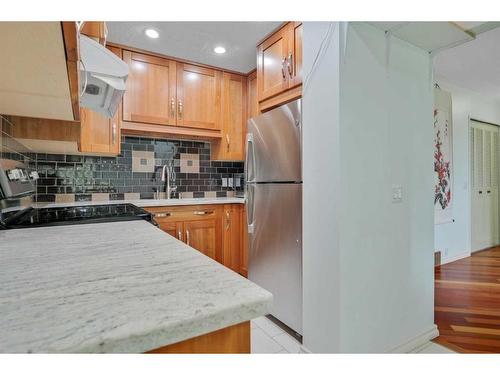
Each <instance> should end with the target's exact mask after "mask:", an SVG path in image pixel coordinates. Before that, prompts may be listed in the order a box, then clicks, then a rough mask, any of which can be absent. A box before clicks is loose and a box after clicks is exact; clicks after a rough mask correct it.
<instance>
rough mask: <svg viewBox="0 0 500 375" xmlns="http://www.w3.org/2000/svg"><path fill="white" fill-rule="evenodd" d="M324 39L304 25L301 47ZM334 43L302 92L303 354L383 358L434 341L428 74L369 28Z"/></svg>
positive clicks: (425, 58) (418, 58) (421, 59)
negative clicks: (397, 194) (396, 190)
mask: <svg viewBox="0 0 500 375" xmlns="http://www.w3.org/2000/svg"><path fill="white" fill-rule="evenodd" d="M346 29H347V37H346V38H344V36H345V30H346ZM322 31H324V27H323V30H322V26H318V25H317V24H310V23H306V24H305V26H304V47H306V46H307V47H309V46H308V43H313V42H314V41H317V40H318V38H319V39H320V38H321V37H322V35H323V32H322ZM338 31H339V33H338V37H336V38H332V46H331V47H330V50H331V52H330V53H329V54H326V55H325V56H324V58H323V61H322V64H321V66H320V68H319V69H318V70H317V71H316V72H315V77H316V78H315V79H314V80H311V82H310V86H309V87H308V88H307V91H305V92H304V119H303V120H304V344H305V346H306V347H307V348H308V349H310V350H311V351H313V352H328V351H338V352H385V351H390V350H393V349H395V348H397V347H399V346H400V345H403V344H404V343H406V342H408V341H411V340H413V339H415V338H416V337H418V336H420V335H424V336H425V335H426V334H428V335H432V334H435V332H436V331H435V326H434V324H433V321H434V314H433V303H434V301H433V300H434V287H433V249H434V236H433V230H434V212H433V202H432V191H433V164H432V163H433V158H432V153H433V131H432V126H431V124H432V80H431V65H430V59H429V55H428V54H427V53H425V52H424V51H421V50H419V49H417V48H415V47H413V46H410V45H408V44H406V43H404V42H402V41H399V40H397V39H392V40H391V42H390V48H389V50H387V49H386V38H385V35H384V33H383V32H381V31H380V30H378V29H375V28H373V27H372V26H369V25H367V24H361V23H351V24H349V26H348V28H347V25H346V24H341V25H340V26H339V28H338ZM344 41H346V45H344ZM337 46H338V47H337ZM344 46H345V47H346V48H345V49H344ZM313 51H315V49H314V48H312V47H311V48H306V50H305V53H304V59H305V60H304V64H305V71H306V72H308V69H310V62H311V61H312V57H311V56H308V54H309V53H311V52H313ZM387 51H389V54H388V57H389V58H388V60H387V55H386V52H387ZM344 53H345V55H344ZM339 57H340V59H341V63H340V67H338V66H337V64H338V59H339ZM387 61H389V64H388V65H387V64H386V62H387ZM306 74H307V73H306ZM329 74H330V75H331V77H330V76H329ZM336 77H339V78H336ZM339 82H340V84H339ZM335 90H339V91H338V93H336V92H335ZM314 166H316V168H314ZM308 168H311V169H310V170H308ZM393 185H402V186H403V194H404V196H403V202H402V203H392V186H393ZM319 187H321V189H319ZM325 241H328V242H325ZM310 293H316V295H314V296H311V295H309V294H310ZM318 308H321V309H322V310H317V309H318ZM315 310H316V314H314V311H315ZM318 311H319V316H318ZM327 317H329V319H327Z"/></svg>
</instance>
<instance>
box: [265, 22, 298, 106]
mask: <svg viewBox="0 0 500 375" xmlns="http://www.w3.org/2000/svg"><path fill="white" fill-rule="evenodd" d="M301 84H302V22H288V23H287V24H285V25H284V26H283V27H281V28H280V29H279V30H278V31H276V32H275V33H274V34H272V35H271V36H269V37H268V38H267V39H266V40H264V41H263V42H262V43H261V44H260V45H259V46H258V47H257V98H258V101H259V103H260V105H259V107H260V110H266V109H270V108H272V107H275V106H278V105H280V104H282V103H285V102H287V101H290V100H293V99H296V98H298V97H300V96H301V94H302V92H301V87H300V85H301Z"/></svg>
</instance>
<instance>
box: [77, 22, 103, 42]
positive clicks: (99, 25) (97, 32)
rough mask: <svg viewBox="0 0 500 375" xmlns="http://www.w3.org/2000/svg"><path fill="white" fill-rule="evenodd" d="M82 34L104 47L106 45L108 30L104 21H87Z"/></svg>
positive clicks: (81, 31)
mask: <svg viewBox="0 0 500 375" xmlns="http://www.w3.org/2000/svg"><path fill="white" fill-rule="evenodd" d="M80 33H82V34H83V35H86V36H88V37H90V38H92V39H94V40H95V41H97V42H98V43H100V44H102V45H103V46H105V45H106V39H107V38H108V28H107V26H106V22H104V21H85V22H84V23H83V26H82V28H81V30H80Z"/></svg>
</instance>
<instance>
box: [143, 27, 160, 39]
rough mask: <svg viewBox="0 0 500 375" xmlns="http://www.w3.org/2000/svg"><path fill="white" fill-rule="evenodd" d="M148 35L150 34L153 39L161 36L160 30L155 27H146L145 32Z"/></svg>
mask: <svg viewBox="0 0 500 375" xmlns="http://www.w3.org/2000/svg"><path fill="white" fill-rule="evenodd" d="M144 33H145V34H146V35H147V36H149V37H150V38H153V39H156V38H158V37H159V36H160V34H159V33H158V31H156V30H155V29H146V31H145V32H144Z"/></svg>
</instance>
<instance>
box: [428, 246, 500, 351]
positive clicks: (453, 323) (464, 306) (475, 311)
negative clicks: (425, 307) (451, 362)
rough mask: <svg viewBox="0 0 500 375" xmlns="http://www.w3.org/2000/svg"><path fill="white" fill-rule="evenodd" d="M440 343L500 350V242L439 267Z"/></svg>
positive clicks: (463, 348)
mask: <svg viewBox="0 0 500 375" xmlns="http://www.w3.org/2000/svg"><path fill="white" fill-rule="evenodd" d="M434 311H435V321H436V324H437V326H438V329H439V333H440V336H439V337H437V338H436V339H434V341H435V342H436V343H438V344H441V345H443V346H446V347H448V348H450V349H452V350H455V351H458V352H463V353H500V246H499V247H494V248H491V249H487V250H482V251H479V252H477V253H474V254H473V255H472V256H471V257H469V258H465V259H460V260H457V261H455V262H452V263H448V264H445V265H442V266H439V267H436V268H435V307H434Z"/></svg>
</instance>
